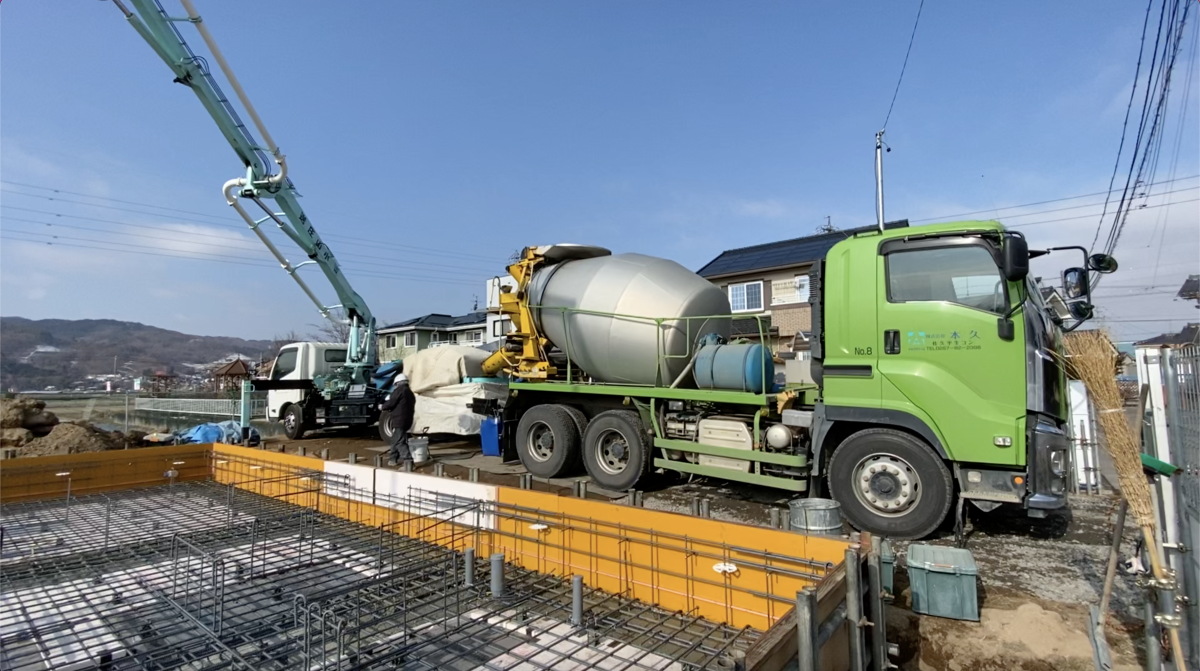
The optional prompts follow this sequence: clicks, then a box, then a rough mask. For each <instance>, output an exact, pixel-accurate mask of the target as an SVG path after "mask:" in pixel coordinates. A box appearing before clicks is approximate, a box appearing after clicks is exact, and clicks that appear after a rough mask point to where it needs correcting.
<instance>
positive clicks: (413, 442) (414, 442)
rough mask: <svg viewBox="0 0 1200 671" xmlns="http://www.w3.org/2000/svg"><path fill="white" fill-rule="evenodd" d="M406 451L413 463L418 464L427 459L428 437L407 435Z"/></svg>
mask: <svg viewBox="0 0 1200 671" xmlns="http://www.w3.org/2000/svg"><path fill="white" fill-rule="evenodd" d="M408 452H409V454H411V455H412V460H413V463H414V464H417V465H420V464H423V463H425V462H426V461H429V437H428V436H409V437H408Z"/></svg>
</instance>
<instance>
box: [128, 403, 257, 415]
mask: <svg viewBox="0 0 1200 671" xmlns="http://www.w3.org/2000/svg"><path fill="white" fill-rule="evenodd" d="M133 407H134V410H143V411H146V412H163V413H170V414H178V415H213V416H218V417H239V416H241V414H242V402H241V401H238V400H236V399H220V398H138V399H134V406H133ZM266 409H267V401H266V399H258V398H256V399H251V400H250V416H251V417H262V416H263V415H264V414H265V413H266Z"/></svg>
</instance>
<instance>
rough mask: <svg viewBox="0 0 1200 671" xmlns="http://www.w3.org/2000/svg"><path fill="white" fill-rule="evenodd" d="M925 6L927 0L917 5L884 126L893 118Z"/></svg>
mask: <svg viewBox="0 0 1200 671" xmlns="http://www.w3.org/2000/svg"><path fill="white" fill-rule="evenodd" d="M924 8H925V0H921V4H919V5H917V20H916V21H913V29H912V34H911V35H909V36H908V49H907V50H906V51H905V52H904V64H903V65H901V66H900V78H899V79H897V80H896V90H895V91H893V92H892V102H891V104H890V105H888V111H887V117H886V118H885V119H884V120H883V128H885V129H886V128H887V125H888V121H890V120H891V118H892V108H894V107H895V106H896V96H898V95H900V84H901V83H902V82H903V81H904V71H905V70H907V69H908V56H909V54H911V53H912V47H913V41H914V40H915V39H916V37H917V26H919V25H920V24H921V10H922V9H924Z"/></svg>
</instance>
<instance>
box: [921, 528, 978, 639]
mask: <svg viewBox="0 0 1200 671" xmlns="http://www.w3.org/2000/svg"><path fill="white" fill-rule="evenodd" d="M978 574H979V569H978V568H977V567H976V566H975V557H973V556H972V555H971V552H970V551H969V550H965V549H961V548H947V547H940V546H937V545H926V544H924V543H914V544H912V545H910V546H908V582H909V586H910V587H911V588H912V609H913V612H914V613H921V614H923V615H933V616H936V617H947V618H951V619H955V620H972V621H975V622H978V621H979V593H978V591H977V590H976V586H975V578H976V576H977V575H978Z"/></svg>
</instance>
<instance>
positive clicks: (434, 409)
mask: <svg viewBox="0 0 1200 671" xmlns="http://www.w3.org/2000/svg"><path fill="white" fill-rule="evenodd" d="M507 390H508V387H507V386H506V385H503V384H492V383H489V384H452V385H449V386H445V387H438V388H437V389H430V390H428V391H425V392H422V393H420V394H417V406H416V410H415V412H414V415H413V428H412V432H413V433H416V434H422V433H454V434H458V435H460V436H471V435H477V434H478V433H479V425H480V424H481V423H482V422H483V415H476V414H475V413H473V412H471V399H473V398H503V397H504V395H505V393H506V392H507Z"/></svg>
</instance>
